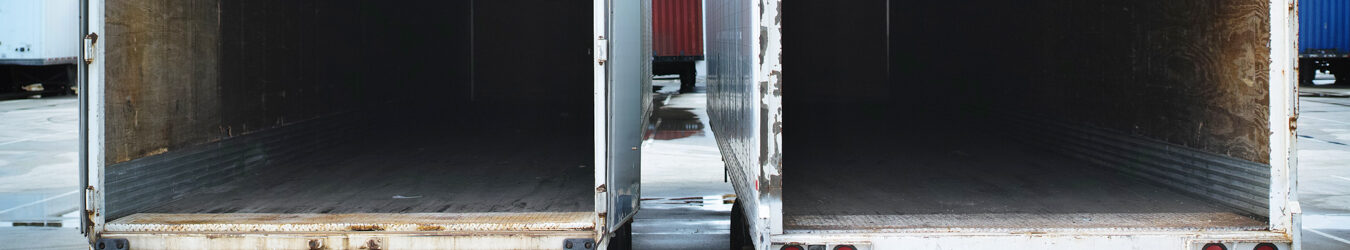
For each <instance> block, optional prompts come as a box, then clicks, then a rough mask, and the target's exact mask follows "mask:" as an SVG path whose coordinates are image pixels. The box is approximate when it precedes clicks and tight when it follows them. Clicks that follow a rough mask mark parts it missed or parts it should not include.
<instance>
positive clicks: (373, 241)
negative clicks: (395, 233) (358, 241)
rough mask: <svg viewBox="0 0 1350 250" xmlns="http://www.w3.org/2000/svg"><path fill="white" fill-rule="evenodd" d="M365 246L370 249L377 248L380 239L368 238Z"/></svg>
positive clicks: (378, 247)
mask: <svg viewBox="0 0 1350 250" xmlns="http://www.w3.org/2000/svg"><path fill="white" fill-rule="evenodd" d="M366 248H367V249H371V250H379V249H380V241H379V240H376V239H370V240H369V241H366Z"/></svg>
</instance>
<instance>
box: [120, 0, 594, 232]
mask: <svg viewBox="0 0 1350 250" xmlns="http://www.w3.org/2000/svg"><path fill="white" fill-rule="evenodd" d="M522 6H528V7H522ZM591 7H592V5H591V2H589V1H580V2H579V1H568V2H560V1H510V2H503V1H475V2H474V3H472V4H471V2H470V1H404V2H399V3H398V4H388V3H383V2H377V1H364V0H342V1H269V0H218V1H217V0H208V1H176V0H145V1H108V2H107V6H106V7H105V9H106V13H107V14H106V15H107V16H106V20H108V22H107V24H106V30H107V34H103V38H102V39H107V40H106V41H107V44H108V47H107V59H106V60H109V62H108V63H107V69H106V74H107V79H106V85H107V86H106V88H107V89H106V91H107V94H106V96H107V99H106V103H105V104H104V105H105V107H106V114H107V115H106V117H105V119H106V124H105V127H106V136H107V137H106V138H105V141H106V146H105V147H104V148H103V149H102V150H104V152H105V154H106V159H105V161H106V162H107V164H108V166H107V167H106V170H105V171H106V172H105V176H106V178H107V179H106V180H105V182H106V191H105V192H104V193H105V194H106V204H107V207H106V209H107V212H106V213H107V220H108V221H109V222H110V224H117V223H119V221H116V220H118V219H126V218H130V217H133V215H136V214H146V215H151V214H156V215H173V214H202V213H210V214H222V215H231V214H235V215H240V216H243V215H247V214H258V213H263V214H352V213H364V214H369V213H386V214H410V213H458V214H470V213H503V212H504V213H577V214H581V213H583V212H584V213H585V215H586V216H580V217H579V218H578V220H580V221H581V222H585V223H586V224H588V225H593V224H594V223H593V222H594V220H595V219H594V218H593V216H592V215H590V214H593V213H594V204H595V202H594V197H595V195H594V188H593V187H592V186H593V185H594V183H595V180H594V178H595V177H594V173H595V163H594V162H593V161H594V150H595V145H594V141H593V138H594V132H593V131H594V127H593V124H594V119H593V112H594V106H593V100H592V99H593V95H592V88H593V86H594V81H593V76H592V75H593V72H594V71H593V68H592V66H591V63H590V61H591V60H592V59H591V58H592V56H591V54H590V53H591V52H590V49H591V48H592V47H593V43H592V42H591V41H592V40H593V39H592V37H591V34H592V18H593V17H592V14H591V12H592V9H591ZM138 218H141V219H143V221H139V222H144V223H168V224H173V223H189V224H191V223H209V222H203V221H202V220H207V219H206V218H217V217H209V216H193V217H190V218H188V219H191V220H181V221H157V222H156V221H150V220H151V219H150V218H148V217H138ZM164 218H169V217H164ZM185 218H186V217H185ZM222 218H223V217H222ZM239 218H242V217H235V218H233V219H235V220H238V219H239ZM569 218H571V217H569ZM255 219H256V218H255ZM190 221H195V222H190ZM262 221H264V222H269V221H267V220H262ZM354 221H357V222H359V221H360V220H358V219H349V220H345V221H337V222H340V223H352V222H354ZM120 222H126V223H133V222H136V221H126V220H124V221H120ZM494 222H502V223H505V222H504V221H494ZM568 222H570V221H568ZM214 223H225V224H229V223H248V222H247V221H243V222H240V221H233V222H232V221H229V218H226V219H220V220H218V221H214ZM419 230H421V229H419Z"/></svg>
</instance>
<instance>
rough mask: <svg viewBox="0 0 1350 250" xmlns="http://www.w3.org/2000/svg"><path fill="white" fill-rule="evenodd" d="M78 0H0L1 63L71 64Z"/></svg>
mask: <svg viewBox="0 0 1350 250" xmlns="http://www.w3.org/2000/svg"><path fill="white" fill-rule="evenodd" d="M79 7H80V5H79V0H4V1H0V23H4V24H5V25H4V26H3V27H0V65H27V66H43V65H57V64H74V63H75V59H76V58H78V57H79V48H80V45H79V43H78V42H79V39H78V38H79V34H80V33H79V28H80V25H79V18H78V14H79Z"/></svg>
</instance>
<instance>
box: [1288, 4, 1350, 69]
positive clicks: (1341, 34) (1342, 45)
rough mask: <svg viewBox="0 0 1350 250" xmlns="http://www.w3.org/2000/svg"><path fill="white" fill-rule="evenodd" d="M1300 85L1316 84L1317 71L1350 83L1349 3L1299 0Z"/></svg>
mask: <svg viewBox="0 0 1350 250" xmlns="http://www.w3.org/2000/svg"><path fill="white" fill-rule="evenodd" d="M1298 9H1299V13H1298V20H1299V29H1298V47H1299V53H1298V64H1299V68H1298V70H1299V71H1298V72H1299V84H1302V85H1313V78H1315V77H1317V72H1318V71H1321V72H1327V73H1331V74H1334V75H1335V76H1336V82H1335V83H1334V84H1336V85H1350V2H1346V1H1336V0H1303V1H1298Z"/></svg>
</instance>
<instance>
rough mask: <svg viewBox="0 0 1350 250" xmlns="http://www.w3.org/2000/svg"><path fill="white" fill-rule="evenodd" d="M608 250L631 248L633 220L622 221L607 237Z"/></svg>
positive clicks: (626, 249) (627, 249)
mask: <svg viewBox="0 0 1350 250" xmlns="http://www.w3.org/2000/svg"><path fill="white" fill-rule="evenodd" d="M609 250H633V222H628V223H624V224H623V226H622V227H619V230H614V237H610V238H609Z"/></svg>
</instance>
